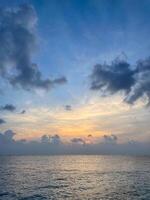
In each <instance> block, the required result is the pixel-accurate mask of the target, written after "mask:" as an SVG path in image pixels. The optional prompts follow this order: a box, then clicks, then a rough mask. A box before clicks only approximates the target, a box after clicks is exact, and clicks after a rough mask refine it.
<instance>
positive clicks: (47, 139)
mask: <svg viewBox="0 0 150 200" xmlns="http://www.w3.org/2000/svg"><path fill="white" fill-rule="evenodd" d="M41 143H44V144H48V143H49V144H54V145H58V144H61V138H60V136H59V135H57V134H56V135H53V136H49V135H43V136H42V137H41Z"/></svg>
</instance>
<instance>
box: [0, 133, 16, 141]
mask: <svg viewBox="0 0 150 200" xmlns="http://www.w3.org/2000/svg"><path fill="white" fill-rule="evenodd" d="M14 136H15V133H14V132H13V131H12V130H7V131H5V132H4V133H3V134H2V133H0V144H7V143H14V142H15V140H14V139H13V137H14Z"/></svg>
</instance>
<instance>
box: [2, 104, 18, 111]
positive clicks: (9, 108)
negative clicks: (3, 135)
mask: <svg viewBox="0 0 150 200" xmlns="http://www.w3.org/2000/svg"><path fill="white" fill-rule="evenodd" d="M0 110H1V111H10V112H13V111H15V110H16V107H15V106H14V105H12V104H6V105H5V106H0Z"/></svg>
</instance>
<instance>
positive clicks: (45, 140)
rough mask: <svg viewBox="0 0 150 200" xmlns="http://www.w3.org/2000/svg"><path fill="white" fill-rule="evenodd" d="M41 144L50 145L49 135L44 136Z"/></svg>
mask: <svg viewBox="0 0 150 200" xmlns="http://www.w3.org/2000/svg"><path fill="white" fill-rule="evenodd" d="M41 142H42V143H50V137H49V136H48V135H42V137H41Z"/></svg>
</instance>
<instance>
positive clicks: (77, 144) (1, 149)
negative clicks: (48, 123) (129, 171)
mask: <svg viewBox="0 0 150 200" xmlns="http://www.w3.org/2000/svg"><path fill="white" fill-rule="evenodd" d="M15 135H16V134H15V133H14V132H13V131H12V130H7V131H5V132H4V133H0V155H51V154H96V155H97V154H109V155H110V154H112V155H113V154H122V155H129V154H130V155H150V142H148V141H147V142H136V141H134V142H125V143H118V142H117V141H118V138H117V137H116V136H115V135H111V136H106V135H105V136H104V137H103V140H104V141H105V142H104V141H102V142H98V141H97V142H95V143H85V142H84V140H83V139H82V138H73V139H72V140H71V141H70V142H69V143H66V142H64V141H62V140H61V138H60V136H59V135H53V136H49V135H43V136H42V137H41V141H34V140H33V141H26V140H16V139H15V138H14V136H15ZM112 144H113V145H112ZM114 144H115V145H114Z"/></svg>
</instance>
